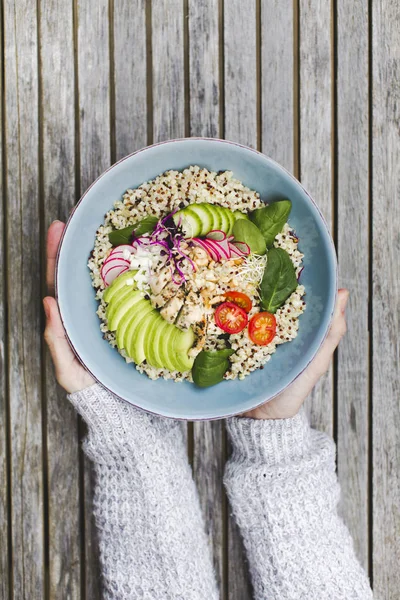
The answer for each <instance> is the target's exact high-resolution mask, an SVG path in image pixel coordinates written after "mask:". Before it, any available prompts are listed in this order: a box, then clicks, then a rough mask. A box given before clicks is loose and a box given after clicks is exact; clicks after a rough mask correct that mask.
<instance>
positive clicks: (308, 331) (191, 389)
mask: <svg viewBox="0 0 400 600" xmlns="http://www.w3.org/2000/svg"><path fill="white" fill-rule="evenodd" d="M190 165H200V166H203V167H207V168H208V169H210V170H213V171H220V170H231V171H233V173H234V176H235V177H236V178H237V179H239V180H241V181H242V182H243V183H244V184H246V185H247V186H249V187H250V188H251V189H253V190H257V191H258V192H259V193H260V196H261V198H262V199H263V200H264V201H267V202H269V201H271V200H279V199H282V198H289V199H290V200H291V201H292V204H293V208H292V212H291V215H290V219H289V222H290V224H291V225H292V226H293V227H294V229H295V230H296V232H297V234H298V236H299V237H300V245H299V247H300V250H301V251H302V252H303V253H304V271H303V273H302V275H301V283H302V284H304V285H305V287H306V294H307V295H306V302H307V310H306V311H305V313H304V314H303V315H302V316H301V317H300V326H299V334H298V336H297V338H296V339H295V340H294V341H293V342H291V343H288V344H284V345H282V346H279V347H278V349H277V351H276V353H275V354H274V355H273V356H272V358H271V361H270V362H269V363H268V364H267V365H266V366H265V368H264V369H263V370H257V371H255V372H254V373H252V374H251V375H249V376H248V377H246V378H245V379H244V380H243V381H239V380H235V381H226V382H222V383H220V384H218V385H216V386H214V387H210V388H207V389H199V388H197V387H196V386H195V385H193V384H191V383H188V382H184V383H175V382H173V381H164V380H163V379H160V380H158V381H151V380H150V379H148V378H147V376H145V375H141V374H139V373H138V372H137V371H136V369H135V368H134V367H133V366H132V364H127V363H126V362H125V360H124V359H123V358H122V357H121V356H120V355H119V354H118V352H117V351H116V350H115V349H113V348H111V346H109V344H108V343H107V342H106V341H105V340H103V338H102V334H101V332H100V327H99V325H100V323H99V319H98V317H97V315H96V308H97V302H96V301H95V298H94V289H93V287H92V285H91V279H90V276H89V270H88V268H87V261H88V257H89V253H90V251H91V250H92V248H93V243H94V239H95V235H96V230H97V228H98V227H99V225H101V223H102V222H103V220H104V214H105V213H106V212H107V211H108V210H110V208H112V206H113V203H114V201H115V200H118V199H119V198H120V197H121V195H122V194H123V193H124V192H125V190H126V189H127V188H135V187H137V186H138V185H140V184H141V183H143V182H144V181H146V180H149V179H153V178H154V177H155V176H156V175H158V174H159V173H163V172H164V171H167V170H168V169H177V170H182V169H184V168H185V167H188V166H190ZM56 290H57V298H58V303H59V306H60V311H61V316H62V320H63V323H64V327H65V330H66V333H67V336H68V338H69V340H70V343H71V345H72V347H73V349H74V351H75V353H76V355H77V356H78V358H79V360H80V361H81V362H82V363H83V364H84V365H85V367H86V368H87V369H88V370H89V371H90V372H91V373H92V374H93V376H94V377H95V378H96V379H97V380H98V381H99V382H100V383H102V384H103V385H104V386H105V387H106V388H108V389H109V390H111V391H112V392H114V393H115V394H117V395H118V396H120V397H121V398H123V399H125V400H126V401H128V402H130V403H132V404H134V405H136V406H139V407H141V408H143V409H145V410H147V411H150V412H154V413H157V414H159V415H165V416H167V417H176V418H180V419H190V420H192V419H217V418H221V417H226V416H228V415H234V414H238V413H241V412H244V411H247V410H250V409H251V408H254V407H255V406H257V405H259V404H261V403H262V402H265V401H266V400H268V399H271V398H273V396H275V395H276V394H279V393H280V392H281V391H282V390H284V389H285V388H286V387H287V386H288V385H289V384H290V383H292V382H293V380H294V379H296V377H297V376H298V375H299V374H300V373H301V372H302V371H303V370H304V369H305V367H306V366H307V365H308V363H309V362H310V361H311V360H312V358H313V357H314V355H315V353H316V352H317V350H318V348H319V347H320V346H321V343H322V342H323V340H324V338H325V335H326V333H327V331H328V328H329V325H330V322H331V317H332V313H333V309H334V305H335V300H336V290H337V268H336V255H335V249H334V245H333V242H332V238H331V236H330V234H329V231H328V228H327V225H326V223H325V221H324V219H323V217H322V215H321V213H320V211H319V210H318V208H317V206H316V205H315V203H314V202H313V200H312V199H311V198H310V196H309V195H308V194H307V192H306V191H305V190H304V188H303V187H302V186H301V185H300V183H299V182H298V181H297V180H296V179H295V178H294V177H292V176H291V175H290V174H289V173H288V172H287V171H285V169H283V168H282V167H281V166H279V165H278V164H277V163H275V162H273V161H272V160H270V159H269V158H267V157H266V156H264V155H263V154H260V153H259V152H256V151H254V150H251V149H250V148H246V147H244V146H240V145H239V144H234V143H232V142H226V141H222V140H215V139H196V138H188V139H182V140H174V141H169V142H165V143H161V144H157V145H155V146H150V147H149V148H145V149H144V150H139V151H138V152H136V153H134V154H131V155H130V156H127V157H126V158H124V159H122V160H121V161H120V162H118V163H117V164H115V165H114V166H112V167H111V168H110V169H108V171H106V172H105V173H103V175H101V176H100V177H99V178H98V179H97V180H96V181H95V182H94V183H93V184H92V186H91V187H90V188H89V189H88V190H87V192H86V193H85V194H84V195H83V197H82V198H81V200H80V202H79V203H78V205H77V206H76V208H75V210H74V212H73V214H72V215H71V217H70V219H69V221H68V224H67V227H66V229H65V232H64V236H63V239H62V243H61V246H60V250H59V255H58V261H57V273H56Z"/></svg>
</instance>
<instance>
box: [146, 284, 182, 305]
mask: <svg viewBox="0 0 400 600" xmlns="http://www.w3.org/2000/svg"><path fill="white" fill-rule="evenodd" d="M180 289H181V288H180V286H179V285H178V284H176V283H174V282H173V281H170V282H169V283H167V285H166V286H164V288H163V289H162V290H161V292H160V293H159V294H156V295H151V296H150V301H151V303H152V305H153V306H154V308H162V307H163V306H165V305H166V304H167V302H168V301H169V300H171V298H173V297H174V296H175V295H176V294H177V293H178V291H179V290H180Z"/></svg>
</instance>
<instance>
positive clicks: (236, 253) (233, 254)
mask: <svg viewBox="0 0 400 600" xmlns="http://www.w3.org/2000/svg"><path fill="white" fill-rule="evenodd" d="M229 249H230V252H231V258H236V257H239V258H242V256H243V254H242V252H240V250H238V249H237V248H235V246H234V245H233V244H232V245H230V247H229Z"/></svg>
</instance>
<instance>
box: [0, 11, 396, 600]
mask: <svg viewBox="0 0 400 600" xmlns="http://www.w3.org/2000/svg"><path fill="white" fill-rule="evenodd" d="M0 20H1V28H0V45H1V58H2V66H3V68H2V71H1V78H0V110H1V114H2V118H1V120H0V135H1V140H2V143H1V145H0V160H1V170H0V185H1V189H2V192H3V198H2V204H1V208H0V265H1V266H0V269H1V278H0V596H1V598H2V599H3V598H4V599H5V600H11V599H13V600H14V599H15V600H25V599H27V600H32V599H36V598H38V599H41V598H44V599H46V600H47V599H57V600H58V599H59V598H69V599H78V600H97V599H99V598H100V597H101V582H100V578H99V567H98V558H97V550H96V537H95V529H94V526H93V521H92V519H91V512H92V511H91V496H92V480H91V470H90V465H89V464H88V463H87V462H86V460H85V459H84V457H83V455H82V453H81V451H80V449H79V443H80V439H81V438H82V436H83V434H84V426H83V424H82V423H81V422H80V421H79V420H78V419H77V417H76V415H75V413H74V411H73V410H72V408H71V407H70V405H69V404H68V402H67V401H66V399H65V394H64V393H63V392H62V390H60V389H59V388H58V386H57V384H56V382H55V379H54V376H53V371H52V368H51V364H50V361H49V357H48V355H47V352H46V350H45V348H44V345H43V342H42V338H41V333H42V329H43V316H42V313H41V307H40V298H41V296H42V294H43V292H44V271H43V257H44V242H43V240H44V236H45V231H46V229H47V227H48V225H49V223H50V222H51V221H52V220H53V219H56V218H59V219H66V217H67V215H68V213H69V212H70V210H71V208H72V207H73V205H74V204H75V202H76V201H77V199H78V198H79V196H80V194H81V193H82V192H83V191H84V190H85V189H86V188H87V187H88V185H89V184H90V183H91V182H92V181H93V180H94V179H95V178H96V177H97V176H98V175H99V174H100V173H101V172H102V171H103V170H104V169H105V168H107V167H108V166H109V165H110V164H112V163H113V162H115V160H117V159H119V158H121V157H122V156H124V155H126V154H128V153H130V152H132V151H134V150H136V149H138V148H140V147H143V146H145V145H146V144H149V143H153V142H157V141H161V140H165V139H168V138H173V137H183V136H189V135H192V136H209V137H223V138H226V139H231V140H235V141H238V142H241V143H244V144H247V145H249V146H252V147H254V148H257V149H259V150H261V151H263V152H264V153H266V154H268V155H269V156H271V157H272V158H274V159H275V160H277V161H278V162H280V163H282V164H283V165H284V166H285V167H286V168H287V169H289V170H290V171H292V172H293V173H294V174H295V175H296V176H298V177H299V178H300V179H301V180H302V182H303V183H304V184H305V186H306V187H307V188H308V190H309V191H310V193H311V194H312V195H313V196H314V198H315V199H316V201H317V202H318V204H319V206H320V207H321V209H322V211H323V213H324V215H325V217H326V219H327V221H328V223H329V225H330V227H331V229H332V232H333V235H334V238H335V241H336V243H337V249H338V255H339V263H340V283H341V285H344V286H347V287H349V288H350V290H351V298H350V305H349V311H348V321H349V332H348V335H347V337H346V339H345V341H344V342H343V343H342V345H341V348H340V351H339V353H338V355H337V357H336V359H335V362H334V365H333V367H332V369H331V370H330V372H329V374H328V375H327V376H326V377H325V378H324V380H323V381H321V383H320V384H319V385H318V387H317V388H316V390H315V391H314V392H313V394H312V395H311V397H310V398H309V399H308V401H307V404H306V406H307V410H308V412H309V415H310V418H311V420H312V423H313V424H314V425H315V426H316V427H318V428H321V429H323V430H325V431H327V432H328V433H330V434H331V435H333V436H334V438H335V440H336V442H337V455H338V474H339V479H340V483H341V486H342V501H341V512H342V514H343V517H344V519H345V521H346V523H347V525H348V527H349V528H350V531H351V532H352V535H353V537H354V542H355V547H356V551H357V554H358V556H359V558H360V561H361V562H362V564H363V565H364V567H365V568H366V569H367V570H368V572H369V575H370V577H371V580H372V581H373V585H374V591H375V595H376V597H377V598H378V599H381V600H392V599H395V598H398V597H399V596H398V594H399V590H400V575H399V569H398V565H399V564H400V511H399V506H400V476H399V473H400V443H399V435H400V434H399V431H400V403H399V400H400V393H399V392H400V389H399V387H400V386H399V378H398V371H397V365H398V364H399V359H400V357H399V343H398V339H399V314H400V302H399V292H400V289H399V281H400V266H399V265H400V263H399V259H398V256H399V251H400V245H399V244H400V242H399V233H398V228H399V222H400V139H399V122H400V83H399V82H400V6H399V4H398V2H397V1H396V0H386V2H385V3H383V2H381V1H379V0H369V1H368V2H367V1H365V2H347V1H346V0H331V1H330V2H329V1H326V0H248V1H247V2H242V1H241V0H46V1H45V0H38V2H37V3H36V2H29V0H3V2H2V10H1V15H0ZM228 452H229V448H228V444H227V440H226V434H225V429H224V424H223V421H219V422H214V423H195V424H189V425H188V453H189V459H190V461H191V463H192V466H193V472H194V477H195V480H196V482H197V484H198V487H199V493H200V500H201V505H202V508H203V511H204V516H205V520H206V527H207V532H208V535H209V537H210V542H211V544H212V547H213V550H214V561H215V569H216V574H217V578H218V581H219V585H220V590H221V600H249V599H250V598H251V586H250V583H249V578H248V573H247V565H246V561H245V559H244V555H243V548H242V544H241V540H240V536H239V533H238V530H237V528H236V526H235V523H234V522H233V520H232V518H231V516H230V510H229V505H228V503H227V501H226V497H225V495H224V492H223V489H222V485H221V478H222V473H223V469H224V464H225V461H226V458H227V455H228Z"/></svg>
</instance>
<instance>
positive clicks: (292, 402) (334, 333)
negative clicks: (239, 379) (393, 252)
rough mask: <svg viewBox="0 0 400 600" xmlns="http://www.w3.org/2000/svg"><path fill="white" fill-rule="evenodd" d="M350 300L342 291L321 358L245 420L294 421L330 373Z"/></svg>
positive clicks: (315, 360) (318, 354)
mask: <svg viewBox="0 0 400 600" xmlns="http://www.w3.org/2000/svg"><path fill="white" fill-rule="evenodd" d="M348 298H349V292H348V290H339V292H338V297H337V302H336V307H335V312H334V315H333V319H332V324H331V328H330V330H329V333H328V335H327V337H326V339H325V341H324V343H323V344H322V346H321V348H320V349H319V351H318V353H317V355H316V356H315V358H314V359H313V360H312V361H311V363H310V364H309V365H308V367H307V368H306V369H305V370H304V371H303V373H301V375H299V377H297V379H296V380H295V381H294V382H293V383H292V384H291V385H290V386H289V387H288V388H287V389H286V390H285V391H284V392H282V393H281V394H279V395H278V396H276V397H275V398H273V399H272V400H270V401H269V402H266V403H265V404H263V405H262V406H259V407H258V408H255V409H254V410H251V411H249V412H246V413H243V414H242V415H240V416H241V417H248V418H250V419H290V418H291V417H294V416H295V415H296V414H297V413H298V412H299V410H300V407H301V405H302V404H303V402H304V400H305V399H306V398H307V396H308V394H309V393H310V392H311V390H312V389H313V387H314V386H315V384H316V383H317V381H318V380H319V379H320V378H321V377H322V375H323V374H324V373H325V372H326V371H327V370H328V368H329V364H330V362H331V359H332V356H333V353H334V351H335V350H336V348H337V346H338V344H339V342H340V340H341V339H342V337H343V336H344V334H345V333H346V319H345V310H346V304H347V300H348Z"/></svg>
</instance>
